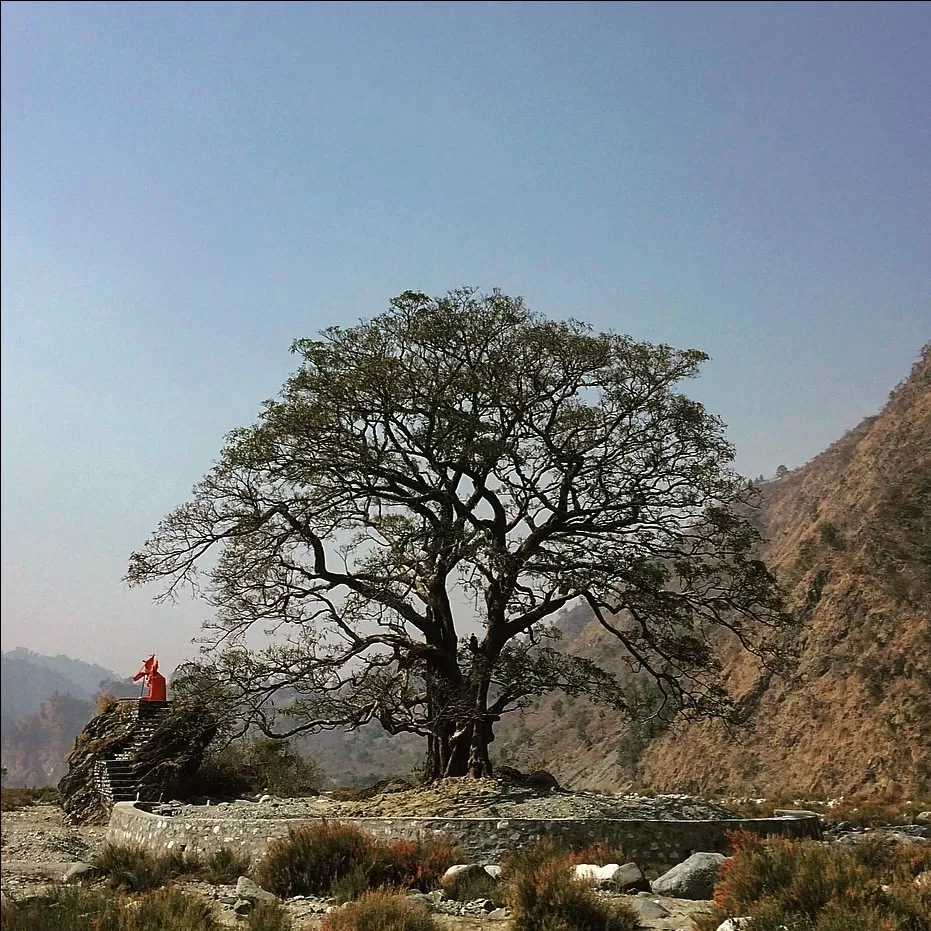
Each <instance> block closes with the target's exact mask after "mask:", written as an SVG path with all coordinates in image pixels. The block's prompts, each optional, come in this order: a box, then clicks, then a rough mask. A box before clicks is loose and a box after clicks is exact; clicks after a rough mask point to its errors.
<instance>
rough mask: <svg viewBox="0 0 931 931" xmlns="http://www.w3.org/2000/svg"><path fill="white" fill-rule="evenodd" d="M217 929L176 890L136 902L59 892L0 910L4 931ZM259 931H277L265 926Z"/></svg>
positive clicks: (198, 905)
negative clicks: (0, 911)
mask: <svg viewBox="0 0 931 931" xmlns="http://www.w3.org/2000/svg"><path fill="white" fill-rule="evenodd" d="M220 927H221V926H220V924H219V922H218V921H217V919H216V917H215V916H214V913H213V911H212V909H211V908H210V906H209V905H208V904H207V903H206V902H204V901H202V900H200V899H196V898H194V897H193V896H187V895H185V894H184V893H183V892H181V890H180V889H178V888H177V887H169V888H167V889H160V890H159V891H157V892H153V893H150V894H148V895H144V896H141V897H140V898H138V899H135V900H126V899H124V898H122V897H120V896H117V895H116V894H114V892H113V891H112V890H108V889H100V888H97V889H93V888H90V889H89V888H84V887H80V886H79V887H75V888H72V887H61V888H57V889H52V890H51V891H49V892H47V893H46V894H44V895H42V896H38V897H36V898H30V899H26V900H24V901H22V902H11V903H9V904H7V905H5V906H4V908H3V929H4V931H219V929H220ZM255 931H259V929H255ZM261 931H278V929H277V928H275V927H274V926H269V927H268V928H267V929H266V928H262V929H261Z"/></svg>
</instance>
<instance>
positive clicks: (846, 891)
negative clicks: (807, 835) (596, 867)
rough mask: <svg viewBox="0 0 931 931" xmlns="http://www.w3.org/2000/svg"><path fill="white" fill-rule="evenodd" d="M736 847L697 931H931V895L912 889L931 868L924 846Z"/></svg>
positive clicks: (744, 839)
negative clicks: (735, 921) (732, 921)
mask: <svg viewBox="0 0 931 931" xmlns="http://www.w3.org/2000/svg"><path fill="white" fill-rule="evenodd" d="M733 840H734V844H735V848H736V852H735V854H734V856H733V857H731V858H729V859H728V860H727V861H726V862H725V864H724V867H723V869H722V872H721V878H720V880H719V882H718V886H717V888H716V889H715V894H714V901H715V904H714V909H713V911H712V912H711V914H710V915H708V916H704V917H702V918H700V919H699V921H698V924H697V927H698V931H714V929H716V928H717V927H718V924H720V922H722V921H723V920H724V919H725V918H729V917H738V916H746V917H751V918H753V919H754V922H753V927H754V929H757V928H758V927H759V928H761V929H763V931H770V929H772V931H776V929H777V928H779V927H780V926H783V927H791V928H793V929H796V928H797V929H799V931H839V929H841V928H843V929H857V928H868V929H869V931H931V889H928V888H927V887H925V888H923V889H922V888H919V887H918V886H917V885H916V884H915V882H914V880H915V877H916V876H917V875H918V874H919V873H921V872H922V871H924V870H927V869H929V867H931V850H927V849H925V847H924V845H915V846H914V847H913V846H912V845H905V844H895V843H891V842H888V841H886V840H885V839H884V838H882V837H878V838H876V839H873V840H870V839H867V840H865V841H863V842H861V843H858V844H854V845H851V846H849V847H843V848H841V847H837V846H830V845H827V844H822V843H818V842H816V841H792V840H786V839H783V838H771V839H769V840H764V839H762V838H759V837H756V836H754V835H749V834H740V835H737V836H736V837H734V838H733Z"/></svg>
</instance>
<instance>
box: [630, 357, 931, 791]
mask: <svg viewBox="0 0 931 931" xmlns="http://www.w3.org/2000/svg"><path fill="white" fill-rule="evenodd" d="M763 522H764V533H765V535H766V537H767V539H768V540H769V543H768V546H767V553H766V556H767V559H768V561H769V563H770V564H771V565H772V567H773V569H774V571H775V572H776V574H777V575H778V576H779V579H780V581H781V582H782V584H783V586H784V587H785V589H786V592H787V597H788V601H789V606H790V607H791V608H792V609H793V610H795V611H797V612H799V614H800V615H801V616H802V617H803V618H804V619H805V627H804V631H803V633H802V637H801V641H800V647H801V651H802V653H801V663H800V666H799V670H798V672H799V682H798V683H797V684H791V683H786V682H782V681H779V680H773V681H772V682H767V681H761V680H759V679H758V677H757V675H756V673H755V671H754V670H753V669H752V668H751V664H749V663H748V662H747V659H746V657H739V658H735V659H734V660H733V661H732V662H731V663H730V665H729V667H728V670H727V671H728V678H729V682H730V684H731V685H732V687H734V688H735V691H736V692H737V693H738V695H741V696H751V695H755V694H757V693H759V699H758V704H757V707H756V710H755V713H754V715H753V719H752V726H751V728H750V729H749V731H748V733H747V734H746V735H745V736H744V739H743V742H742V746H740V747H735V746H734V745H733V743H732V742H731V741H729V740H727V739H724V738H723V737H722V734H721V732H720V729H718V728H714V727H707V726H706V727H701V728H691V729H689V730H688V731H686V732H685V733H684V734H683V735H681V736H680V737H679V738H678V741H681V744H680V743H679V742H678V741H677V739H676V738H673V737H671V736H670V737H666V738H664V739H662V740H660V741H659V742H658V743H657V744H656V745H655V746H653V747H651V748H650V750H649V751H648V752H647V755H646V759H645V763H644V767H643V777H644V779H645V780H646V781H648V782H649V783H651V784H655V785H656V786H658V787H668V786H670V785H676V784H688V783H693V784H695V785H700V786H702V787H704V788H708V787H712V786H713V785H714V784H715V783H718V784H720V785H721V786H722V787H726V788H739V787H745V786H757V787H759V789H760V790H761V791H768V792H771V793H772V792H777V791H781V790H782V791H784V790H790V791H797V790H798V791H816V790H820V791H823V792H841V793H849V792H851V791H855V790H863V789H867V788H870V787H872V788H876V789H883V788H892V787H894V786H898V787H900V788H901V789H902V790H903V791H905V792H906V793H921V794H925V795H927V794H928V793H929V792H931V345H929V346H926V347H925V349H924V351H923V353H922V356H921V358H920V359H919V361H918V362H917V363H916V364H915V366H914V368H913V370H912V373H911V375H910V377H909V378H908V379H907V380H906V381H905V382H903V383H902V384H901V385H900V386H899V387H898V388H897V389H896V390H895V391H893V392H892V394H891V395H890V398H889V401H888V403H887V404H886V406H885V408H884V409H883V411H882V413H881V414H880V415H879V416H878V417H875V418H868V419H867V420H865V421H863V422H862V423H861V424H860V425H859V426H858V427H856V428H855V429H854V430H852V431H850V432H849V433H848V434H847V435H846V436H844V437H843V438H842V439H841V440H839V441H838V442H837V443H835V444H833V445H832V446H831V447H829V448H828V449H827V450H826V451H825V452H823V453H822V454H821V455H820V456H817V457H816V458H815V459H813V460H812V461H811V462H810V463H808V464H807V465H806V466H804V467H803V468H801V469H798V470H796V471H794V472H792V473H790V474H789V475H787V476H786V477H785V478H783V479H781V480H779V481H777V482H773V483H770V484H768V485H767V486H766V487H765V491H764V507H763ZM683 745H684V746H686V747H688V751H689V752H688V757H689V759H688V762H687V763H686V762H685V760H684V759H683V754H682V746H683Z"/></svg>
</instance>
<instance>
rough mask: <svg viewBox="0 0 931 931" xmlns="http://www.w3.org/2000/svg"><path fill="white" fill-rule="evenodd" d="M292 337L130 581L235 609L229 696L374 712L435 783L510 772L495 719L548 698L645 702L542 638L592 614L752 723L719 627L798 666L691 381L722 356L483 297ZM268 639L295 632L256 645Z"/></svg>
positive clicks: (740, 484) (664, 678)
mask: <svg viewBox="0 0 931 931" xmlns="http://www.w3.org/2000/svg"><path fill="white" fill-rule="evenodd" d="M293 349H294V351H295V353H297V355H298V356H299V359H300V368H299V369H298V370H297V371H296V372H295V373H294V374H293V375H292V376H291V377H290V378H289V379H288V380H287V381H286V382H285V384H284V386H283V388H282V391H281V393H280V396H279V397H278V398H276V399H274V400H270V401H268V402H266V404H265V405H264V408H263V411H262V414H261V416H260V418H259V419H258V421H257V422H256V423H254V424H253V425H251V426H249V427H245V428H242V429H238V430H234V431H232V432H231V433H230V434H229V435H228V439H227V443H226V446H225V448H224V449H223V450H222V451H221V452H220V455H219V456H218V457H217V464H216V466H215V467H214V468H213V469H212V470H211V471H210V473H208V474H207V475H206V476H205V478H204V479H203V481H202V482H201V483H200V484H199V485H198V486H197V487H196V489H195V492H194V496H193V499H192V500H191V501H189V502H188V503H186V504H183V505H182V506H181V507H179V508H177V509H176V510H175V511H174V512H173V513H171V514H170V515H169V516H168V517H167V518H166V519H165V520H164V521H162V523H161V524H160V525H159V527H158V528H157V530H156V531H155V533H154V534H153V536H152V538H151V539H150V540H149V541H148V542H147V543H146V544H145V546H144V547H143V548H142V550H141V551H139V552H136V553H134V554H133V555H132V556H131V558H130V565H129V570H128V580H129V581H130V583H131V584H134V585H143V584H146V583H150V582H157V583H160V584H162V585H163V586H165V588H166V589H167V590H168V591H169V592H174V591H176V590H177V589H178V587H184V586H186V585H191V586H192V587H193V588H194V589H195V590H198V591H200V592H202V593H203V595H204V596H205V597H206V598H207V599H208V601H209V602H210V603H211V604H212V605H214V606H216V607H217V613H216V616H215V618H214V619H213V620H211V621H210V622H209V623H208V638H207V639H208V642H209V644H211V645H212V646H213V647H214V650H213V651H212V653H211V654H210V655H211V658H210V659H209V660H207V661H206V662H207V664H208V665H210V666H211V668H212V669H213V673H214V674H213V676H212V678H211V680H210V681H211V682H212V683H213V685H214V686H216V687H217V688H218V689H219V691H220V693H222V698H223V701H228V702H229V703H230V707H235V708H238V709H245V710H242V714H243V715H244V716H246V717H249V716H250V715H251V717H252V718H253V719H254V723H257V724H259V725H260V726H261V727H262V728H264V729H265V732H266V733H269V732H274V731H275V723H276V722H275V720H274V719H269V718H268V717H267V715H268V714H270V713H271V710H272V709H273V708H274V709H275V713H278V714H280V715H282V716H286V717H287V725H286V726H287V728H289V729H290V728H293V727H295V726H297V727H300V726H307V727H308V728H311V729H313V728H318V727H337V726H344V727H348V728H359V727H362V726H365V725H366V724H368V723H370V722H371V721H372V720H373V718H376V719H377V720H378V721H379V723H380V724H381V725H382V726H383V727H384V728H385V730H387V731H389V732H392V733H396V732H399V731H405V732H411V731H413V732H419V733H427V734H428V735H429V747H430V750H429V756H428V762H429V770H428V773H429V775H430V776H431V777H433V776H440V775H464V774H465V773H466V772H467V771H469V772H473V773H482V774H486V775H487V774H489V773H490V761H489V759H488V746H489V745H490V743H491V741H492V738H493V727H494V724H495V722H496V721H498V720H499V719H500V718H501V716H502V715H504V714H505V713H507V712H509V711H513V710H515V709H520V708H526V707H528V706H530V705H531V704H532V703H533V701H534V700H535V699H536V698H537V697H538V696H540V695H544V694H547V693H549V692H551V691H554V690H561V691H564V692H566V693H567V694H569V695H571V696H587V697H590V698H591V699H593V700H595V701H598V702H602V703H605V704H609V705H612V706H614V707H615V708H617V709H618V710H620V711H622V712H629V711H630V710H631V701H632V700H633V698H634V696H630V695H628V694H627V692H626V689H625V684H624V682H623V681H621V679H619V678H617V677H615V676H614V675H613V674H611V673H609V672H608V671H607V670H606V669H603V668H601V667H600V666H598V665H597V664H596V663H595V662H593V661H592V660H589V659H586V658H584V657H580V656H573V655H571V654H568V653H566V652H565V651H562V652H561V651H558V650H556V649H554V648H552V647H551V646H548V645H546V644H544V643H543V642H541V637H543V638H545V637H546V635H547V631H549V630H550V625H551V622H552V618H553V616H554V615H555V614H556V613H557V612H558V611H560V610H561V609H562V608H564V607H565V606H566V605H568V604H570V603H571V602H572V601H573V600H575V599H580V600H582V601H584V602H585V603H587V604H588V606H589V607H591V608H592V610H594V611H596V612H597V613H598V614H599V619H600V620H601V622H602V624H603V626H604V628H605V630H607V631H609V632H610V633H611V634H612V635H613V637H614V638H615V640H616V650H617V653H618V657H619V658H620V659H621V660H624V659H627V660H629V661H630V662H631V663H632V664H636V665H637V666H638V668H641V669H647V670H650V671H651V673H652V674H653V675H654V676H655V677H656V679H657V681H658V682H659V683H660V684H661V689H662V691H663V693H664V695H666V696H669V697H670V698H671V699H672V700H673V701H672V705H673V706H674V707H675V708H676V709H677V710H680V711H682V713H684V714H689V715H692V716H694V717H705V716H725V717H726V716H728V715H729V714H730V712H731V711H732V706H731V702H730V701H729V698H728V695H727V693H726V690H725V689H724V688H723V687H722V686H721V679H720V676H719V674H718V673H719V665H720V664H719V661H718V656H717V650H718V648H719V640H720V638H719V633H720V632H721V631H722V630H723V629H726V630H727V631H728V632H729V634H733V635H735V636H736V638H737V640H736V642H739V643H740V644H742V645H743V646H744V647H746V648H747V649H749V650H752V651H753V652H754V653H756V654H757V655H759V656H761V657H762V658H763V659H765V660H766V661H767V662H768V663H769V664H770V665H773V666H778V667H780V668H785V667H786V666H787V665H788V664H789V654H788V652H787V651H786V650H785V648H784V644H783V640H784V638H783V636H782V633H783V630H784V629H785V628H786V627H789V626H791V625H792V624H793V623H794V622H793V619H792V618H790V617H788V616H787V615H786V614H785V613H784V611H783V609H782V600H781V597H780V594H779V591H778V587H777V585H776V581H775V578H774V577H773V576H772V574H771V573H770V572H769V570H768V569H767V568H766V566H765V565H764V564H763V563H762V562H761V561H760V560H759V558H758V557H757V551H758V546H759V543H760V535H759V531H758V528H757V527H755V526H754V523H753V520H752V518H751V517H750V516H748V514H749V513H750V512H751V511H752V510H753V507H754V495H753V491H752V489H751V488H750V486H749V485H748V483H747V481H746V480H745V479H744V478H743V477H741V476H740V475H738V474H737V473H736V472H734V470H733V469H732V468H731V463H732V460H733V448H732V447H731V445H730V444H729V443H728V441H727V439H726V437H725V432H724V425H723V424H722V423H721V421H720V420H719V419H718V418H717V417H715V416H714V415H712V414H710V413H709V412H708V411H706V410H705V409H704V407H703V406H702V405H701V404H700V403H698V402H696V401H693V400H691V399H690V398H688V397H687V396H686V395H684V394H683V393H682V392H681V390H680V386H681V383H682V382H683V381H684V380H686V379H689V378H692V377H694V376H696V375H697V373H698V369H699V366H700V365H701V363H702V362H704V361H705V359H706V358H707V357H706V355H705V354H704V353H702V352H700V351H697V350H678V349H674V348H672V347H670V346H668V345H652V344H648V343H638V342H635V341H634V340H632V339H631V338H629V337H626V336H623V335H620V334H616V333H596V332H594V331H593V330H592V329H591V328H590V327H589V326H587V325H586V324H584V323H582V322H580V321H578V320H577V319H572V318H569V319H566V320H562V321H557V320H549V319H546V318H545V317H543V316H541V315H539V314H535V313H533V312H532V311H530V310H529V309H528V308H527V307H526V306H525V305H524V303H523V301H522V299H520V298H515V297H510V296H508V295H506V294H503V293H501V292H500V291H492V292H491V293H488V294H482V293H479V292H478V291H476V290H474V289H469V288H461V289H458V290H454V291H450V292H448V293H447V294H445V295H443V296H440V297H436V298H433V297H430V296H429V295H426V294H423V293H420V292H417V291H406V292H404V293H403V294H401V295H399V296H398V297H397V298H395V299H394V300H392V301H391V302H390V306H389V308H388V310H387V311H386V312H385V313H383V314H381V315H378V316H375V317H373V318H371V319H368V320H366V321H364V322H362V323H360V324H358V325H356V326H349V327H332V328H330V329H328V330H326V331H325V332H324V333H323V334H321V337H320V338H319V339H301V340H297V341H296V342H295V343H294V346H293ZM699 537H700V540H699ZM334 538H336V539H339V540H340V541H341V542H340V546H339V547H338V550H337V549H334V548H333V547H332V546H331V545H330V541H331V540H332V539H334ZM456 586H465V587H466V589H468V591H467V595H468V596H470V600H474V603H475V604H479V605H484V606H485V607H486V609H485V611H484V616H483V617H482V618H481V620H482V622H483V625H484V630H483V631H481V632H480V633H481V636H479V635H478V634H476V636H475V637H466V636H464V631H463V629H462V623H461V622H462V620H464V617H459V616H457V615H458V610H457V606H456V599H451V598H450V595H451V593H452V590H453V588H454V587H456ZM271 625H274V626H275V628H276V629H277V630H280V631H282V632H286V633H287V636H285V637H280V638H275V639H274V641H273V642H271V643H270V645H268V646H267V647H266V648H265V649H258V650H256V649H253V645H254V640H253V638H252V636H251V632H255V631H261V630H263V629H267V628H269V627H270V626H271ZM533 633H536V634H538V635H539V636H536V637H535V636H528V634H533ZM426 644H429V649H427V648H426ZM635 658H636V659H635ZM276 693H279V694H281V693H286V694H287V695H288V696H289V698H288V701H286V702H284V701H282V702H277V703H275V702H272V701H271V699H272V698H273V697H274V696H275V694H276ZM489 696H492V697H491V698H489ZM437 709H442V710H441V711H439V712H438V711H437Z"/></svg>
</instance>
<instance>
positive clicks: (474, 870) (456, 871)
mask: <svg viewBox="0 0 931 931" xmlns="http://www.w3.org/2000/svg"><path fill="white" fill-rule="evenodd" d="M485 873H486V870H485V867H483V866H479V865H478V864H477V863H456V864H455V865H453V866H451V867H450V868H449V869H448V870H447V871H446V872H445V873H444V874H443V878H442V879H441V880H440V883H441V884H442V885H444V886H445V885H447V884H448V883H451V882H453V881H454V880H457V879H467V878H471V877H473V876H484V875H485Z"/></svg>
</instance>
